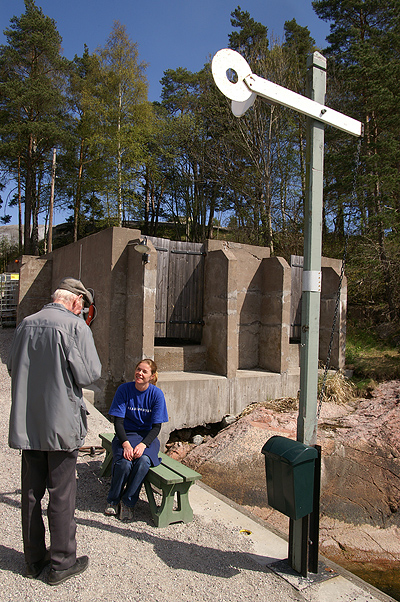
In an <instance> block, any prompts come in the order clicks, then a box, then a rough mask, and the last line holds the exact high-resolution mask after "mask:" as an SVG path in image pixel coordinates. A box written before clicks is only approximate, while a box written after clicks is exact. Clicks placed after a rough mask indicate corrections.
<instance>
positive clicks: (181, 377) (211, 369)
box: [18, 228, 346, 442]
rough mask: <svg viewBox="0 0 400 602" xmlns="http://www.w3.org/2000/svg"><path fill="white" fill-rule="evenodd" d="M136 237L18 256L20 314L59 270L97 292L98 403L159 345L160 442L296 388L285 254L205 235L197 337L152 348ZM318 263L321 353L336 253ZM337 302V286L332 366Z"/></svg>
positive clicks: (103, 235) (151, 277)
mask: <svg viewBox="0 0 400 602" xmlns="http://www.w3.org/2000/svg"><path fill="white" fill-rule="evenodd" d="M140 238H141V233H140V231H139V230H131V229H125V228H110V229H108V230H104V231H102V232H99V233H97V234H94V235H92V236H89V237H87V238H85V239H82V240H80V241H78V242H76V243H74V244H71V245H68V246H66V247H63V248H61V249H56V250H55V251H53V253H51V254H50V255H48V256H45V257H41V258H38V257H27V256H24V257H23V258H22V262H21V271H20V298H19V311H18V320H20V319H22V317H24V316H25V315H28V314H30V313H33V312H34V311H37V310H39V309H40V308H41V307H42V306H43V305H44V304H45V303H47V302H48V301H49V300H50V295H51V293H52V292H53V290H55V288H56V287H57V285H58V283H59V281H60V280H61V279H62V278H63V277H65V276H72V277H74V278H80V279H81V280H82V281H83V283H84V284H85V286H87V287H88V288H92V289H94V291H95V304H96V308H97V317H96V319H95V320H94V321H93V323H92V326H91V328H92V332H93V335H94V338H95V342H96V347H97V349H98V352H99V356H100V359H101V362H102V366H103V372H102V377H101V379H100V381H99V382H98V383H96V387H94V390H95V394H94V399H95V404H96V407H97V408H98V409H100V410H101V411H102V412H104V413H107V411H108V409H109V406H110V403H111V400H112V397H113V395H114V393H115V390H116V388H117V386H118V385H119V384H120V383H121V382H124V381H126V380H131V379H132V378H133V372H134V367H135V365H136V363H137V362H138V361H139V360H140V359H142V358H143V357H155V356H156V359H157V354H158V355H160V358H162V360H161V363H160V365H161V366H162V367H163V371H161V373H160V381H159V383H160V386H161V388H162V389H163V391H164V393H165V395H166V398H167V405H168V411H169V415H170V422H169V423H168V425H165V426H164V427H163V431H162V433H163V434H162V440H163V442H165V441H166V438H168V434H169V433H170V432H171V431H172V430H175V429H179V428H183V427H185V426H186V427H190V426H192V427H194V426H197V425H199V424H205V423H208V422H218V421H220V420H221V419H222V418H223V416H224V415H226V414H237V413H239V412H240V411H241V410H242V409H243V408H244V407H246V405H248V404H249V403H252V402H255V401H265V400H266V399H274V398H278V397H282V396H291V397H294V396H296V395H297V392H298V389H299V363H298V346H293V345H290V344H289V331H290V295H291V278H290V267H289V265H288V264H287V262H286V261H285V260H284V259H282V258H279V257H270V253H269V249H265V248H260V247H253V246H250V245H240V244H234V243H226V242H222V241H208V242H207V255H206V257H205V283H204V327H203V339H202V345H198V346H196V348H191V349H187V350H185V348H182V349H181V351H180V353H177V352H176V350H174V349H172V348H155V347H154V332H155V318H154V316H155V302H156V275H157V251H156V250H155V249H154V247H153V245H152V244H151V242H150V241H148V246H149V247H150V253H149V262H148V263H143V262H142V256H141V255H140V254H139V253H138V252H137V251H135V245H136V243H137V242H138V241H139V240H140ZM322 269H323V279H322V295H321V335H320V348H321V353H322V355H324V354H326V350H327V345H328V344H329V342H328V339H329V337H330V330H331V326H332V315H333V309H334V305H335V297H336V291H337V285H338V279H339V276H340V262H338V261H337V260H324V262H323V268H322ZM345 304H346V289H345V287H344V288H343V292H342V298H341V302H340V308H339V311H340V316H339V318H338V323H337V327H336V330H337V336H336V342H335V346H334V350H333V356H332V360H333V361H332V364H333V365H335V364H334V362H336V361H337V362H341V361H344V337H345V326H344V318H345ZM157 349H158V350H157ZM171 357H173V362H171V361H170V360H169V359H168V358H171ZM196 358H197V359H198V361H199V364H198V365H196V361H197V359H196ZM180 362H181V368H180V370H179V369H178V366H179V363H180ZM336 365H340V363H339V364H336ZM189 367H190V370H191V371H192V372H188V369H189ZM172 370H175V371H172ZM185 370H186V371H185Z"/></svg>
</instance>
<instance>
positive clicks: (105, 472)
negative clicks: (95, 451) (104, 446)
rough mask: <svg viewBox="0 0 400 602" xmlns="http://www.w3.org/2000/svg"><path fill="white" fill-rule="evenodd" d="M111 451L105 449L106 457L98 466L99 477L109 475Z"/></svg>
mask: <svg viewBox="0 0 400 602" xmlns="http://www.w3.org/2000/svg"><path fill="white" fill-rule="evenodd" d="M112 459H113V455H112V451H111V450H110V451H108V450H106V457H105V458H104V460H103V464H102V465H101V468H100V476H101V477H109V476H110V475H111V465H112Z"/></svg>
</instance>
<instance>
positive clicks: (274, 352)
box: [259, 257, 291, 373]
mask: <svg viewBox="0 0 400 602" xmlns="http://www.w3.org/2000/svg"><path fill="white" fill-rule="evenodd" d="M262 270H263V301H262V309H261V328H260V341H259V358H260V368H262V369H263V370H269V371H270V372H278V373H282V372H286V371H287V369H288V367H289V337H290V300H291V271H290V266H289V264H288V263H287V262H286V261H285V259H283V258H282V257H269V258H267V259H263V262H262Z"/></svg>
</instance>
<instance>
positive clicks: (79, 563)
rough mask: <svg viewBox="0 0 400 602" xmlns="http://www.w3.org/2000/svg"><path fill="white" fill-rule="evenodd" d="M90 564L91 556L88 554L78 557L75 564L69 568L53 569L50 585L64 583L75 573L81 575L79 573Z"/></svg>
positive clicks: (50, 575) (50, 574)
mask: <svg viewBox="0 0 400 602" xmlns="http://www.w3.org/2000/svg"><path fill="white" fill-rule="evenodd" d="M88 566H89V558H88V557H87V556H81V557H80V558H77V559H76V562H75V564H73V565H72V566H70V567H69V569H64V570H63V571H55V570H54V569H51V571H50V573H49V580H48V583H49V585H58V584H59V583H63V582H64V581H66V580H67V579H69V578H70V577H73V576H74V575H79V573H83V571H86V569H87V568H88Z"/></svg>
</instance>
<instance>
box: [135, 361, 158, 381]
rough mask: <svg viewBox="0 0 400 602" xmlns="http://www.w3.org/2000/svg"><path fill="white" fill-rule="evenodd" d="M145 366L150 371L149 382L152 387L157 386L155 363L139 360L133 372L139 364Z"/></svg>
mask: <svg viewBox="0 0 400 602" xmlns="http://www.w3.org/2000/svg"><path fill="white" fill-rule="evenodd" d="M143 363H145V364H147V365H148V366H149V368H150V370H151V382H152V384H153V385H156V384H157V381H158V372H157V364H156V363H155V361H154V360H151V359H150V358H147V357H146V358H145V359H144V360H140V362H138V363H137V364H136V366H135V372H136V370H137V368H138V367H139V366H140V364H143Z"/></svg>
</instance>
